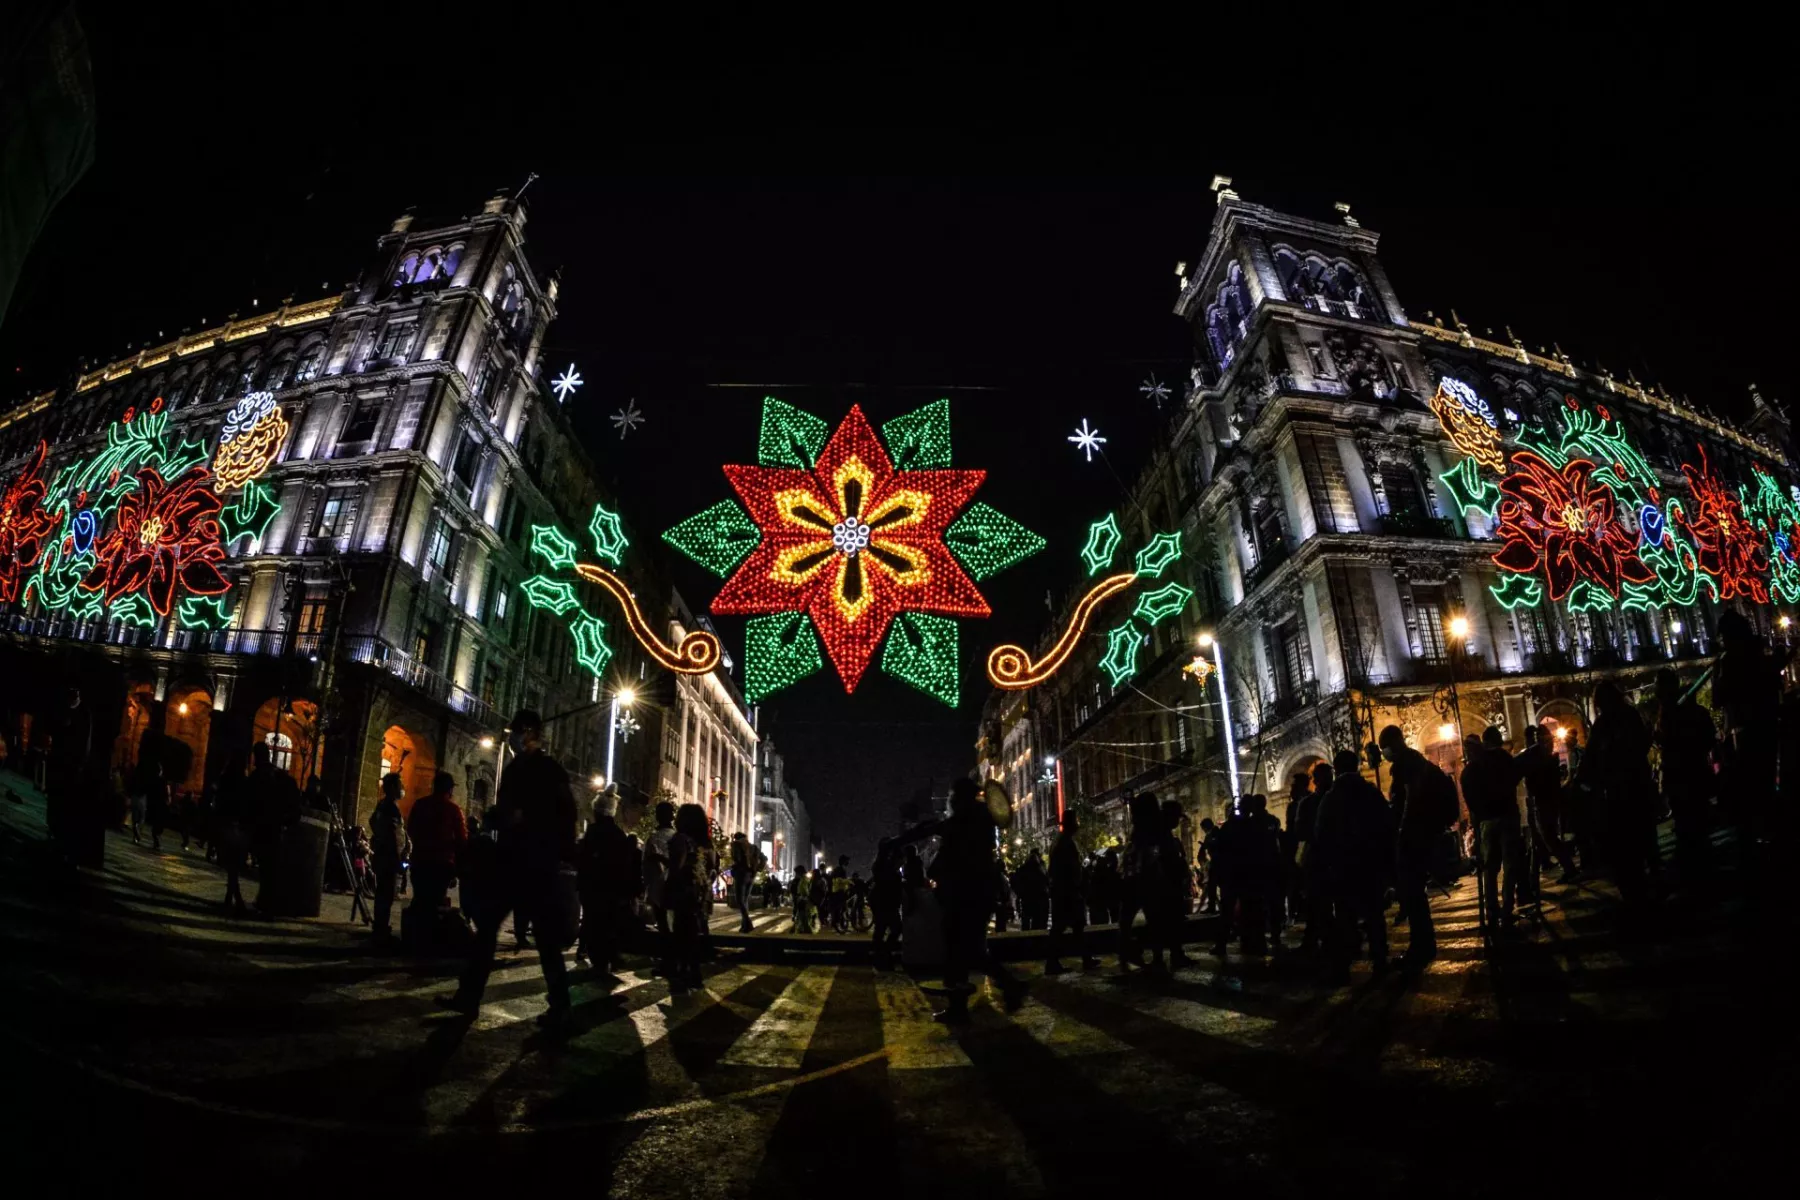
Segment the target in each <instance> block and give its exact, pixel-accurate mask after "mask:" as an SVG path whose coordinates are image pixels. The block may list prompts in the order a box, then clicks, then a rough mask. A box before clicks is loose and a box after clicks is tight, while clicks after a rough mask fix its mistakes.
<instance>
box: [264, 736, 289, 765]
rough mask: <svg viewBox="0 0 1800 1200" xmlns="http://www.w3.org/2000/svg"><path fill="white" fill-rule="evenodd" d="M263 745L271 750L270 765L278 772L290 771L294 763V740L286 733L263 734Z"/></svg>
mask: <svg viewBox="0 0 1800 1200" xmlns="http://www.w3.org/2000/svg"><path fill="white" fill-rule="evenodd" d="M263 745H265V746H267V747H268V748H269V765H270V766H272V767H274V768H275V769H276V770H277V771H290V770H292V769H293V762H294V739H293V738H291V737H289V736H288V735H287V734H285V733H265V734H263Z"/></svg>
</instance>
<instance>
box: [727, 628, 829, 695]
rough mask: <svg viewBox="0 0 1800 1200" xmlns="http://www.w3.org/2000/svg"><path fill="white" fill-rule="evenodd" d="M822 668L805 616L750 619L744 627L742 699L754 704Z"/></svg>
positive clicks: (816, 637)
mask: <svg viewBox="0 0 1800 1200" xmlns="http://www.w3.org/2000/svg"><path fill="white" fill-rule="evenodd" d="M824 666H825V655H824V652H823V651H822V650H820V648H819V635H818V634H817V633H815V632H813V627H812V620H811V619H810V618H809V617H807V615H806V614H805V613H798V612H784V613H772V614H770V615H769V616H766V617H751V618H750V620H749V621H748V622H746V623H745V626H744V697H745V699H747V700H750V701H752V702H755V701H757V700H761V699H762V698H763V697H764V696H767V695H769V694H770V693H771V692H778V691H780V690H781V689H782V688H784V687H787V686H789V685H790V684H795V683H798V682H800V681H801V680H802V679H805V678H806V677H807V676H808V675H811V674H812V673H813V672H815V671H819V670H822V669H823V668H824Z"/></svg>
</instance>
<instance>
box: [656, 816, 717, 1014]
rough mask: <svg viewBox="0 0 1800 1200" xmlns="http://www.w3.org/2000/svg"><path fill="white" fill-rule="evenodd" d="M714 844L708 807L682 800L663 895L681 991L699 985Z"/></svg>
mask: <svg viewBox="0 0 1800 1200" xmlns="http://www.w3.org/2000/svg"><path fill="white" fill-rule="evenodd" d="M711 846H712V838H711V837H710V836H709V832H708V829H707V820H706V810H705V809H704V808H701V807H700V806H699V805H698V804H683V805H682V806H681V807H680V808H678V809H676V810H675V836H674V837H673V838H671V839H669V878H668V882H667V884H666V886H665V890H664V897H665V901H666V903H667V905H668V909H669V987H670V990H671V991H673V992H675V993H678V994H679V993H683V992H687V991H691V990H694V989H696V988H698V987H699V986H700V956H701V951H702V940H703V939H704V938H705V936H706V932H707V921H706V912H707V908H706V906H707V901H708V899H709V898H710V897H711V895H712V879H713V875H714V872H713V869H712V864H711V863H710V861H709V860H708V851H709V850H710V848H711Z"/></svg>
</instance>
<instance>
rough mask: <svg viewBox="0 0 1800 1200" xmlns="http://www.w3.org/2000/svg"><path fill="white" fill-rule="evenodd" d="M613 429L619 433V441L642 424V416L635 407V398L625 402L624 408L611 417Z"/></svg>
mask: <svg viewBox="0 0 1800 1200" xmlns="http://www.w3.org/2000/svg"><path fill="white" fill-rule="evenodd" d="M612 423H613V428H614V429H617V430H618V431H619V440H620V441H621V442H622V441H624V440H625V435H626V434H628V433H630V432H631V431H632V430H634V429H636V428H637V427H638V426H639V425H642V424H643V423H644V414H643V412H642V411H641V410H640V409H639V408H638V406H637V400H636V398H633V399H631V400H628V401H626V402H625V407H624V408H621V409H620V410H619V411H618V412H616V413H614V414H613V415H612Z"/></svg>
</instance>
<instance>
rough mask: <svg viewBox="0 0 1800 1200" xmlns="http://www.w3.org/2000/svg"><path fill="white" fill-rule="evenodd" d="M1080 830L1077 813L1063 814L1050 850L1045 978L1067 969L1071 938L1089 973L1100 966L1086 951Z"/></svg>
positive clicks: (1085, 915)
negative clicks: (1064, 959) (1065, 961)
mask: <svg viewBox="0 0 1800 1200" xmlns="http://www.w3.org/2000/svg"><path fill="white" fill-rule="evenodd" d="M1080 828H1081V821H1080V820H1079V819H1078V818H1077V817H1076V816H1075V810H1074V809H1072V808H1071V809H1066V810H1064V812H1063V817H1062V832H1061V833H1060V834H1058V835H1057V837H1056V844H1055V845H1053V846H1051V847H1050V869H1049V879H1048V884H1049V888H1050V937H1049V938H1048V939H1047V942H1048V951H1047V954H1048V957H1047V958H1046V960H1045V962H1044V974H1046V975H1060V974H1062V972H1063V971H1064V970H1065V969H1066V968H1065V967H1064V966H1063V964H1062V955H1063V952H1064V951H1065V950H1067V949H1068V948H1069V947H1068V941H1069V938H1070V937H1071V936H1072V937H1073V939H1074V943H1075V946H1074V949H1075V953H1077V954H1079V955H1080V956H1081V965H1082V966H1083V967H1086V968H1087V969H1089V970H1092V969H1093V968H1095V967H1097V966H1099V965H1100V960H1099V959H1097V958H1095V957H1094V956H1093V955H1092V954H1090V953H1088V947H1087V898H1086V897H1085V896H1084V895H1083V894H1082V871H1081V848H1080V847H1079V846H1077V845H1076V844H1075V834H1076V832H1077V831H1078V830H1080Z"/></svg>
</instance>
